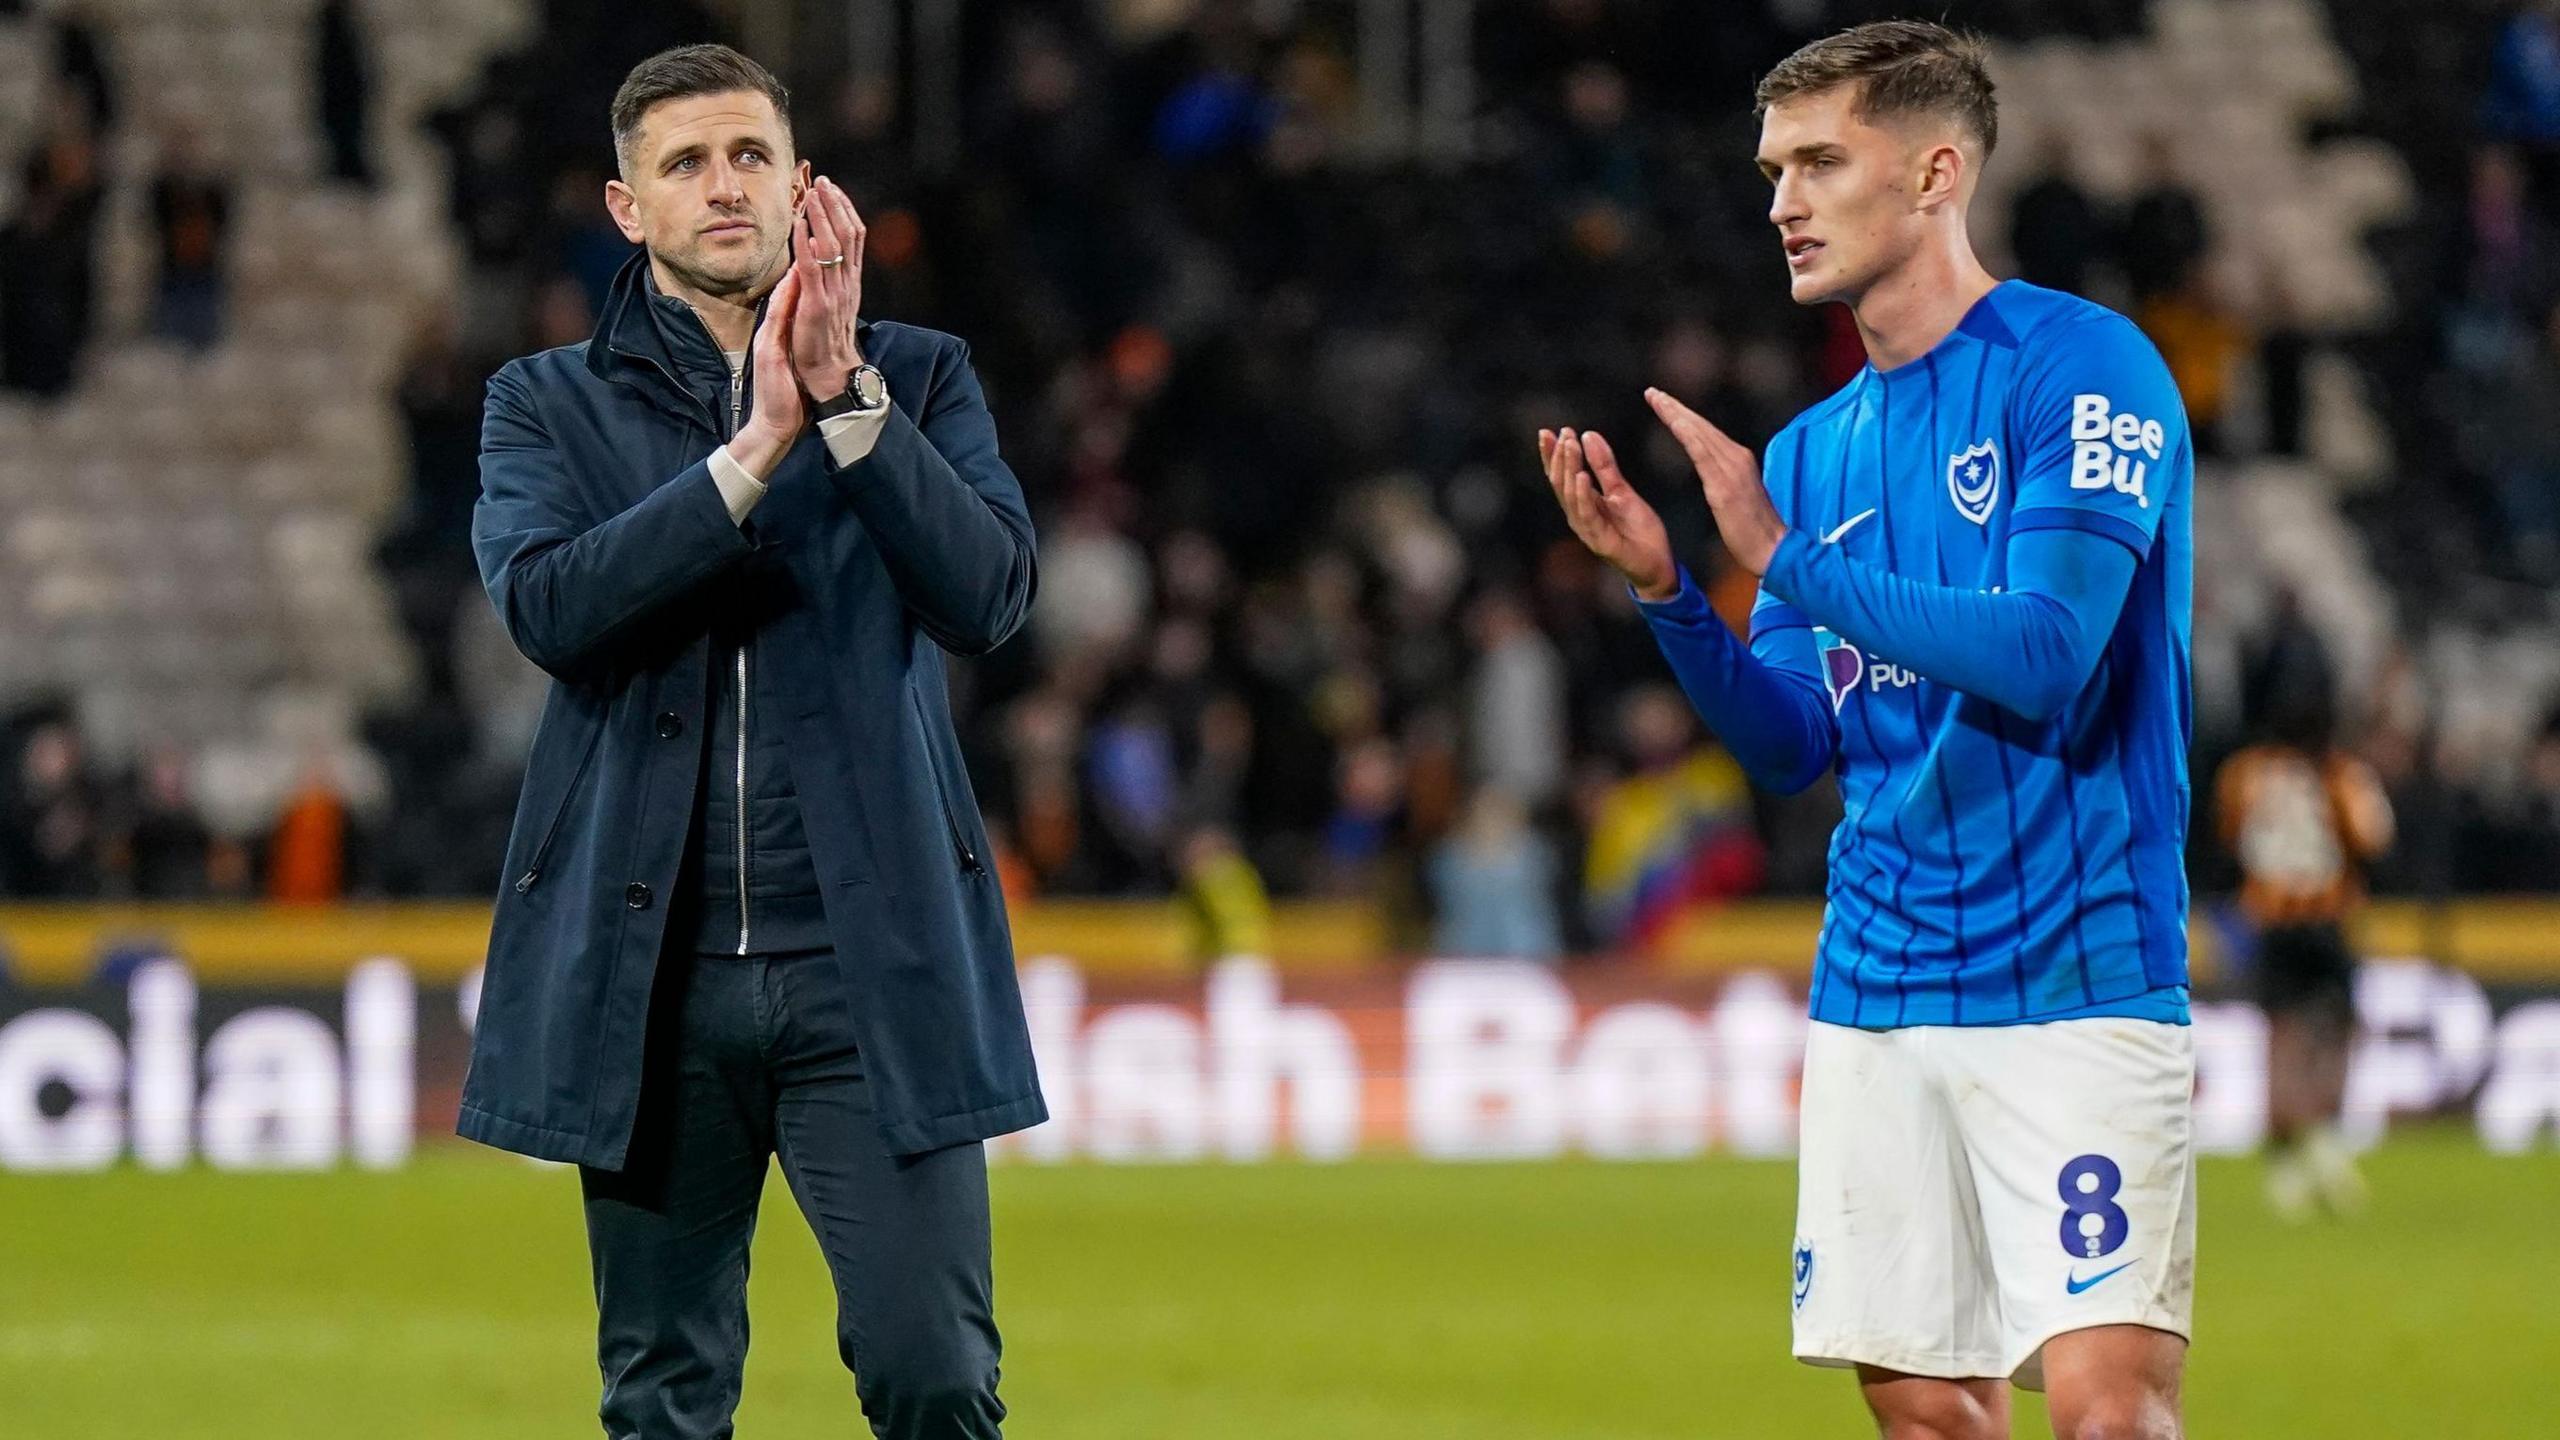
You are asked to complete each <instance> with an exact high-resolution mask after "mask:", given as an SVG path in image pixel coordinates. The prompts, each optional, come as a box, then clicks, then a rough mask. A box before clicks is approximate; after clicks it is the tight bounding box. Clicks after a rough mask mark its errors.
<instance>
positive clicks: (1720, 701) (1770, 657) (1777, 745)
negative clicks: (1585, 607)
mask: <svg viewBox="0 0 2560 1440" xmlns="http://www.w3.org/2000/svg"><path fill="white" fill-rule="evenodd" d="M1636 608H1638V609H1639V610H1641V611H1643V612H1644V618H1645V624H1646V625H1647V626H1648V627H1650V628H1651V629H1652V631H1653V641H1654V644H1656V645H1658V646H1660V647H1661V649H1662V658H1663V659H1665V660H1667V661H1669V662H1670V663H1671V673H1672V675H1673V677H1675V678H1676V679H1678V680H1679V682H1680V688H1681V690H1682V691H1684V692H1685V693H1686V694H1687V695H1688V697H1689V703H1690V704H1691V705H1692V706H1694V707H1696V709H1697V712H1698V718H1699V719H1701V720H1704V721H1705V722H1706V724H1707V728H1708V729H1710V730H1712V731H1714V732H1715V735H1716V738H1717V740H1719V741H1721V742H1722V743H1723V745H1724V748H1725V749H1726V750H1728V751H1730V752H1732V755H1733V758H1734V760H1735V762H1736V763H1738V764H1740V765H1741V766H1742V770H1743V773H1744V774H1746V775H1749V776H1750V777H1751V779H1752V781H1753V782H1754V783H1755V784H1758V785H1760V786H1761V787H1762V788H1764V789H1769V790H1775V791H1777V792H1779V793H1780V794H1786V795H1792V794H1794V793H1795V792H1796V791H1798V790H1802V789H1803V788H1804V787H1806V786H1807V785H1810V784H1812V783H1813V782H1814V781H1815V780H1816V779H1819V778H1820V777H1821V775H1822V772H1824V771H1825V770H1828V769H1830V768H1831V761H1832V757H1833V756H1834V755H1835V754H1837V753H1838V750H1839V745H1840V732H1839V728H1838V725H1837V723H1836V722H1835V720H1834V719H1833V716H1832V711H1831V700H1830V697H1829V696H1828V694H1827V693H1826V692H1825V691H1824V689H1823V685H1822V669H1821V665H1822V660H1821V657H1820V656H1819V655H1817V654H1816V653H1814V648H1813V645H1812V643H1811V639H1810V637H1809V636H1808V635H1807V634H1806V633H1805V631H1804V630H1803V629H1802V628H1801V627H1796V626H1781V627H1778V628H1776V629H1771V630H1765V631H1759V633H1756V634H1755V635H1754V637H1753V639H1752V641H1751V643H1750V645H1748V646H1745V645H1744V644H1743V642H1742V640H1741V639H1740V638H1739V637H1737V636H1736V635H1735V634H1734V633H1733V631H1731V630H1730V629H1727V628H1726V626H1725V623H1724V620H1723V618H1722V617H1720V616H1718V615H1717V614H1716V612H1715V611H1714V610H1712V609H1710V608H1708V606H1707V599H1706V596H1704V595H1703V594H1701V593H1699V590H1698V586H1697V582H1696V581H1694V580H1692V579H1690V578H1689V572H1688V571H1687V570H1686V569H1683V570H1682V571H1681V572H1680V593H1678V594H1677V595H1674V596H1672V597H1671V598H1670V599H1668V600H1663V601H1660V602H1651V601H1645V600H1642V599H1639V600H1638V601H1637V602H1636ZM1754 628H1755V630H1758V627H1756V626H1755V627H1754Z"/></svg>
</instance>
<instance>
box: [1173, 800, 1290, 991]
mask: <svg viewBox="0 0 2560 1440" xmlns="http://www.w3.org/2000/svg"><path fill="white" fill-rule="evenodd" d="M1175 872H1176V875H1177V881H1176V888H1175V890H1174V903H1175V907H1176V908H1177V909H1178V910H1179V911H1180V912H1181V914H1182V920H1183V948H1184V950H1185V951H1186V952H1187V953H1188V954H1189V955H1190V957H1191V959H1192V961H1193V962H1194V963H1196V964H1201V965H1208V964H1214V963H1215V962H1217V961H1220V960H1224V959H1227V958H1228V957H1230V956H1236V955H1252V956H1265V957H1267V956H1269V955H1270V953H1271V897H1270V896H1269V895H1268V894H1267V893H1265V891H1264V890H1263V887H1262V876H1261V875H1260V874H1259V873H1258V872H1256V871H1255V870H1254V868H1253V862H1252V861H1251V860H1248V859H1246V858H1245V855H1244V851H1243V850H1241V849H1239V848H1238V847H1237V845H1236V837H1235V835H1234V833H1233V832H1232V831H1229V830H1228V829H1227V828H1226V827H1224V826H1221V825H1201V826H1196V827H1194V828H1193V829H1192V830H1191V832H1190V833H1189V834H1187V835H1185V836H1184V837H1183V839H1182V846H1181V854H1180V856H1179V858H1178V860H1177V863H1176V865H1175Z"/></svg>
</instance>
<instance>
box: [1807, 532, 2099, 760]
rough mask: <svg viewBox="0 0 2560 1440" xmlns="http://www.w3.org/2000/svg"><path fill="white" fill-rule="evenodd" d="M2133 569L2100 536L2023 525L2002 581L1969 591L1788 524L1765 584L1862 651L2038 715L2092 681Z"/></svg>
mask: <svg viewBox="0 0 2560 1440" xmlns="http://www.w3.org/2000/svg"><path fill="white" fill-rule="evenodd" d="M2139 564H2140V561H2139V560H2137V559H2136V558H2135V556H2134V553H2133V551H2131V550H2129V549H2127V548H2126V547H2125V546H2124V545H2123V544H2121V543H2119V542H2118V541H2117V540H2115V539H2113V538H2111V537H2109V536H2107V535H2103V534H2099V533H2096V532H2093V531H2088V530H2072V529H2039V530H2026V531H2020V532H2018V533H2016V534H2013V535H2011V536H2010V537H2009V546H2008V572H2009V574H2008V580H2009V583H2008V588H2006V589H2005V590H1971V589H1964V588H1961V587H1957V586H1951V585H1934V584H1931V583H1929V582H1927V581H1922V580H1914V579H1912V578H1910V577H1909V576H1906V575H1897V574H1894V573H1893V572H1891V571H1889V570H1885V569H1883V568H1881V567H1879V566H1876V565H1871V564H1868V563H1866V562H1864V561H1860V560H1856V559H1852V558H1851V557H1850V556H1849V555H1848V554H1847V553H1846V552H1844V551H1842V550H1841V549H1840V547H1839V546H1837V545H1826V544H1823V543H1822V542H1820V541H1817V540H1815V539H1813V538H1812V537H1810V536H1808V535H1806V534H1804V532H1802V531H1789V532H1788V533H1787V537H1786V539H1785V540H1783V541H1781V542H1779V545H1778V551H1777V554H1776V555H1775V556H1774V557H1772V558H1771V560H1770V563H1769V573H1768V575H1767V577H1766V578H1765V580H1764V582H1763V583H1764V585H1765V587H1766V588H1767V590H1768V592H1769V593H1770V594H1772V595H1774V596H1776V597H1778V598H1779V599H1780V600H1783V601H1785V602H1786V603H1788V604H1790V605H1792V606H1794V607H1795V608H1796V609H1797V610H1799V611H1801V612H1803V613H1804V615H1806V616H1807V617H1809V618H1810V619H1811V620H1812V621H1813V622H1814V623H1816V624H1819V625H1825V626H1828V627H1830V629H1831V630H1832V631H1833V633H1835V634H1838V635H1839V636H1841V637H1842V638H1844V639H1846V640H1848V641H1850V642H1851V643H1852V644H1855V645H1857V646H1858V647H1859V648H1860V649H1862V650H1864V651H1865V652H1866V653H1867V654H1868V655H1870V656H1875V657H1880V658H1883V659H1887V660H1890V661H1892V662H1893V663H1895V664H1898V665H1903V666H1907V667H1908V668H1910V669H1911V670H1912V671H1913V672H1915V673H1917V674H1918V675H1920V676H1922V677H1923V678H1925V679H1929V680H1933V681H1936V682H1937V683H1938V684H1941V685H1945V686H1948V687H1950V688H1952V689H1956V690H1961V691H1963V692H1964V693H1966V694H1968V695H1975V696H1979V697H1981V698H1982V699H1985V700H1988V701H1990V702H1991V703H1992V704H1994V705H1997V706H1999V707H2001V708H2002V709H2004V710H2008V711H2011V712H2013V713H2015V714H2017V715H2020V716H2023V717H2024V718H2026V719H2028V720H2033V721H2043V720H2049V719H2051V718H2052V717H2053V716H2054V715H2055V714H2057V713H2059V712H2060V711H2061V709H2062V707H2063V706H2065V705H2067V704H2069V703H2070V702H2071V698H2072V697H2073V696H2075V695H2077V694H2079V693H2080V690H2081V687H2082V686H2085V685H2087V684H2088V683H2089V676H2090V673H2091V672H2092V671H2094V670H2095V669H2096V668H2097V665H2098V656H2099V654H2100V653H2101V652H2102V651H2104V650H2105V649H2106V645H2107V637H2108V636H2109V635H2111V634H2112V633H2114V631H2115V625H2116V616H2117V614H2118V613H2119V612H2120V611H2122V610H2123V608H2124V598H2125V594H2126V592H2127V591H2128V590H2129V589H2131V588H2132V585H2133V573H2134V569H2135V567H2136V566H2137V565H2139Z"/></svg>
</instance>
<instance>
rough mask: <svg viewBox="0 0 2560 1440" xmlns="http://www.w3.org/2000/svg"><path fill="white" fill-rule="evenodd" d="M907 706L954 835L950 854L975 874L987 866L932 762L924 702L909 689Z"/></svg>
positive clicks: (929, 775)
mask: <svg viewBox="0 0 2560 1440" xmlns="http://www.w3.org/2000/svg"><path fill="white" fill-rule="evenodd" d="M907 705H908V707H909V708H910V709H912V710H914V711H915V712H916V729H917V730H918V731H919V732H921V733H922V735H923V737H924V743H925V765H924V773H925V776H926V778H928V779H930V780H931V781H933V798H934V799H935V800H936V801H938V802H940V803H941V805H942V823H943V825H944V827H945V828H947V829H948V830H950V832H951V851H952V853H953V854H955V855H958V856H959V857H960V866H961V868H962V869H964V870H967V871H969V872H970V873H971V874H973V875H974V874H976V873H978V872H979V871H981V870H983V869H985V868H986V867H985V866H984V865H982V864H980V863H979V861H978V852H977V850H976V849H974V848H972V847H971V845H970V844H969V832H968V831H966V830H963V829H961V828H960V812H959V811H957V810H954V809H952V808H951V792H950V791H948V790H945V789H944V788H942V771H941V769H940V767H938V766H936V765H935V764H934V763H933V728H932V727H931V726H929V725H927V724H925V719H924V701H923V700H922V699H921V698H920V697H918V696H917V694H916V692H915V691H914V690H913V689H909V690H908V691H907Z"/></svg>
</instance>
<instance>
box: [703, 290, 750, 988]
mask: <svg viewBox="0 0 2560 1440" xmlns="http://www.w3.org/2000/svg"><path fill="white" fill-rule="evenodd" d="M706 328H708V327H706ZM753 343H754V342H753V341H752V340H750V341H749V345H750V347H752V345H753ZM745 405H746V367H745V366H744V364H741V365H740V366H739V367H738V368H737V369H735V370H732V371H730V372H729V438H730V439H732V440H734V439H736V438H737V436H738V428H739V426H740V425H742V424H744V423H745V421H744V418H743V417H742V416H741V415H740V413H739V412H740V411H741V410H742V409H744V408H745ZM750 638H751V637H749V636H748V635H745V634H741V635H739V637H738V777H737V778H738V953H739V954H741V955H744V954H746V953H747V936H748V933H749V928H750V923H751V918H752V917H750V916H749V914H748V912H747V823H748V822H747V647H748V645H749V643H750Z"/></svg>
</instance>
